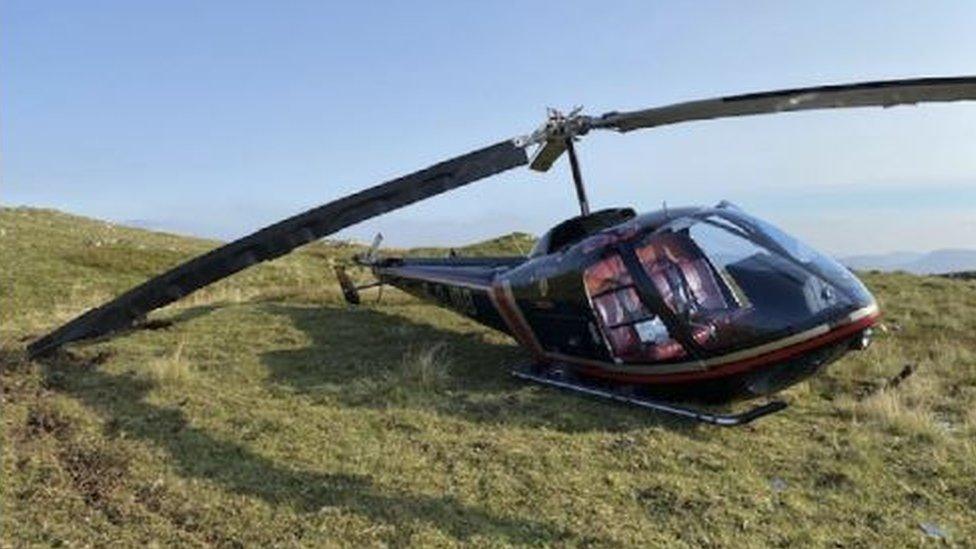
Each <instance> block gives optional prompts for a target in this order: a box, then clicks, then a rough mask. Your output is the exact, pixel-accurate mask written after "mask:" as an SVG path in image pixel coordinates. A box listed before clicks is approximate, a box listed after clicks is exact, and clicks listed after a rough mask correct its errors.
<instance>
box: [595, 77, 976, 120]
mask: <svg viewBox="0 0 976 549" xmlns="http://www.w3.org/2000/svg"><path fill="white" fill-rule="evenodd" d="M967 99H976V76H960V77H949V78H915V79H910V80H885V81H879V82H862V83H858V84H840V85H832V86H818V87H812V88H795V89H790V90H779V91H770V92H761V93H749V94H745V95H732V96H728V97H719V98H716V99H704V100H700V101H689V102H686V103H676V104H674V105H667V106H664V107H655V108H651V109H645V110H640V111H631V112H620V113H618V112H610V113H607V114H604V115H603V116H600V117H598V118H591V119H589V120H588V125H589V127H590V128H608V129H615V130H617V131H620V132H629V131H631V130H636V129H640V128H654V127H657V126H664V125H667V124H676V123H678V122H689V121H692V120H708V119H713V118H725V117H731V116H748V115H752V114H765V113H777V112H789V111H802V110H812V109H839V108H846V107H872V106H877V107H892V106H895V105H904V104H914V103H922V102H932V101H935V102H938V101H962V100H967Z"/></svg>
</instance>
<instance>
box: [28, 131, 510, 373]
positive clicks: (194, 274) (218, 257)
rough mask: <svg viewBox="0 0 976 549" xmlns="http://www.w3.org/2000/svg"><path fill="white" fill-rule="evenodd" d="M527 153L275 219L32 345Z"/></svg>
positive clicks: (161, 301) (432, 170) (109, 321)
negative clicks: (273, 221)
mask: <svg viewBox="0 0 976 549" xmlns="http://www.w3.org/2000/svg"><path fill="white" fill-rule="evenodd" d="M527 163H528V158H527V156H526V153H525V151H524V150H523V149H522V148H519V147H516V146H515V145H514V144H513V143H512V142H511V141H503V142H501V143H497V144H495V145H492V146H490V147H486V148H484V149H481V150H477V151H474V152H471V153H468V154H466V155H463V156H459V157H457V158H453V159H451V160H447V161H445V162H441V163H439V164H435V165H434V166H431V167H429V168H427V169H424V170H420V171H419V172H416V173H412V174H410V175H407V176H404V177H400V178H398V179H394V180H392V181H389V182H386V183H383V184H381V185H377V186H375V187H371V188H369V189H366V190H363V191H360V192H358V193H355V194H352V195H349V196H346V197H344V198H340V199H339V200H336V201H334V202H329V203H328V204H325V205H323V206H319V207H318V208H315V209H312V210H309V211H307V212H305V213H302V214H298V215H296V216H294V217H290V218H288V219H285V220H284V221H280V222H278V223H276V224H274V225H270V226H268V227H265V228H264V229H261V230H259V231H257V232H255V233H253V234H251V235H249V236H246V237H244V238H241V239H239V240H235V241H233V242H231V243H230V244H226V245H224V246H221V247H220V248H217V249H215V250H212V251H210V252H208V253H206V254H203V255H201V256H199V257H197V258H195V259H191V260H190V261H188V262H186V263H184V264H182V265H179V266H177V267H175V268H173V269H171V270H169V271H167V272H166V273H163V274H161V275H159V276H157V277H155V278H153V279H150V280H149V281H147V282H144V283H143V284H141V285H139V286H136V287H135V288H133V289H131V290H129V291H128V292H126V293H124V294H122V295H121V296H119V297H117V298H115V299H114V300H112V301H110V302H108V303H106V304H104V305H102V306H100V307H97V308H94V309H91V310H89V311H88V312H86V313H84V314H82V315H81V316H79V317H77V318H75V319H74V320H71V321H70V322H68V323H67V324H65V325H63V326H61V327H60V328H58V329H56V330H54V331H53V332H51V333H49V334H47V335H46V336H44V337H42V338H40V339H38V340H37V341H34V342H33V343H31V344H30V345H29V346H28V348H27V349H28V353H29V354H30V356H32V357H34V356H38V355H40V354H43V353H45V352H48V351H52V350H54V349H56V348H58V347H60V346H61V345H64V344H65V343H68V342H71V341H76V340H79V339H88V338H93V337H98V336H101V335H105V334H108V333H110V332H113V331H116V330H119V329H122V328H126V327H129V326H131V325H132V323H133V322H134V321H136V320H137V319H139V318H141V317H143V315H145V314H146V313H148V312H150V311H152V310H154V309H158V308H160V307H162V306H164V305H167V304H169V303H172V302H173V301H176V300H177V299H180V298H181V297H183V296H185V295H187V294H190V293H191V292H194V291H196V290H199V289H200V288H202V287H204V286H207V285H208V284H212V283H214V282H216V281H218V280H220V279H222V278H225V277H227V276H230V275H232V274H234V273H236V272H238V271H241V270H243V269H246V268H247V267H250V266H251V265H254V264H255V263H260V262H262V261H268V260H269V259H274V258H276V257H280V256H282V255H285V254H287V253H288V252H290V251H292V250H293V249H295V248H297V247H299V246H301V245H303V244H307V243H308V242H311V241H313V240H316V239H318V238H322V237H324V236H328V235H330V234H332V233H334V232H336V231H338V230H340V229H343V228H346V227H348V226H350V225H353V224H355V223H359V222H360V221H364V220H366V219H369V218H371V217H375V216H378V215H380V214H384V213H386V212H389V211H392V210H395V209H397V208H401V207H403V206H406V205H408V204H412V203H414V202H417V201H419V200H423V199H425V198H430V197H432V196H435V195H438V194H441V193H443V192H447V191H449V190H451V189H456V188H458V187H461V186H463V185H466V184H468V183H472V182H474V181H477V180H479V179H483V178H485V177H488V176H490V175H494V174H497V173H501V172H504V171H506V170H509V169H512V168H516V167H518V166H524V165H525V164H527Z"/></svg>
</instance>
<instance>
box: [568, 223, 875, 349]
mask: <svg viewBox="0 0 976 549" xmlns="http://www.w3.org/2000/svg"><path fill="white" fill-rule="evenodd" d="M621 254H622V255H621ZM628 254H633V257H634V258H635V260H634V261H632V263H631V267H632V268H631V269H630V270H628V269H626V268H624V265H625V264H627V263H628V262H627V261H626V258H627V256H628ZM622 258H623V259H622ZM633 269H638V270H640V272H639V273H637V272H630V271H631V270H633ZM611 275H612V276H611ZM585 278H586V286H587V290H588V291H589V293H590V296H591V300H592V302H593V305H594V309H595V310H596V315H597V317H598V321H599V324H600V325H601V331H603V333H604V335H605V336H606V338H607V340H608V343H609V345H610V347H611V351H612V352H613V354H614V355H615V356H616V357H617V358H618V359H620V360H622V361H624V362H654V361H660V360H667V359H671V358H680V357H683V356H685V355H686V354H689V352H690V354H691V355H693V356H708V355H713V354H716V353H721V352H727V351H731V350H734V349H738V348H745V347H749V346H753V345H757V344H761V343H764V342H766V341H770V340H773V339H777V338H779V337H784V336H786V335H789V334H792V333H797V332H800V331H802V330H805V329H808V328H811V327H813V326H816V325H818V324H822V323H824V322H830V321H832V320H835V319H837V318H839V317H840V316H842V315H846V314H848V313H850V312H851V311H853V310H855V309H858V308H861V307H865V306H867V305H869V304H870V303H872V301H873V298H872V297H871V295H870V294H869V293H868V292H867V290H866V289H865V288H864V286H863V285H862V284H861V283H860V281H858V280H857V278H855V277H854V276H853V275H852V274H851V273H850V272H849V271H848V270H847V269H845V268H844V267H842V266H841V265H839V264H837V263H836V262H835V261H833V260H832V259H830V258H828V257H826V256H824V255H822V254H820V253H818V252H816V251H814V250H813V249H811V248H809V247H808V246H806V245H804V244H802V243H801V242H799V241H798V240H796V239H794V238H792V237H790V236H788V235H787V234H785V233H783V232H782V231H780V230H779V229H777V228H775V227H773V226H772V225H770V224H768V223H766V222H764V221H761V220H758V219H756V218H753V217H750V216H747V215H746V214H743V213H741V212H738V211H733V210H729V209H725V208H719V209H714V210H708V211H706V212H704V213H702V214H699V215H695V216H691V217H683V218H680V219H677V220H675V221H672V222H671V223H669V224H667V225H665V226H664V227H661V228H660V229H658V230H657V231H654V232H653V233H650V234H647V235H644V236H643V237H641V238H639V239H638V240H636V241H635V242H634V243H633V244H632V245H631V246H627V247H626V248H621V249H619V250H618V251H617V252H616V253H611V254H609V255H608V256H607V257H606V258H605V259H603V260H602V261H600V262H598V263H597V264H595V265H594V266H593V267H591V268H590V269H588V270H587V273H586V277H585ZM676 339H677V340H678V341H680V342H681V343H679V342H678V341H675V340H676ZM682 343H684V345H682ZM686 347H690V349H689V348H686Z"/></svg>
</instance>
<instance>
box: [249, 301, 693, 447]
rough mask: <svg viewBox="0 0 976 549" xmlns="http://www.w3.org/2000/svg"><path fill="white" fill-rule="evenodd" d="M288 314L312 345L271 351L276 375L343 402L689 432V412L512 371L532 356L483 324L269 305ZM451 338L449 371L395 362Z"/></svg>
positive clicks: (511, 420)
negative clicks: (411, 375) (411, 379)
mask: <svg viewBox="0 0 976 549" xmlns="http://www.w3.org/2000/svg"><path fill="white" fill-rule="evenodd" d="M263 309H264V310H265V311H267V312H269V313H272V314H275V315H282V316H285V317H288V318H289V319H290V320H291V322H292V323H293V325H294V326H295V327H296V328H298V329H300V330H302V331H303V332H304V333H305V334H306V335H307V336H308V337H309V338H310V339H311V344H310V345H308V346H307V347H304V348H301V349H290V350H279V351H272V352H268V353H265V355H264V356H263V357H262V360H263V362H264V364H265V365H266V366H267V367H268V369H269V370H270V372H271V376H270V379H271V381H272V382H274V383H278V384H282V385H285V386H288V387H290V388H291V389H292V390H295V391H298V392H301V393H305V394H309V395H312V396H313V397H320V398H321V399H322V400H323V401H331V402H338V403H340V404H342V405H345V406H366V407H377V408H382V407H386V406H391V405H392V406H397V407H406V408H417V409H425V410H431V411H436V412H438V413H442V414H447V415H453V416H457V417H460V418H462V419H464V420H468V421H477V422H484V423H493V424H498V423H501V424H517V425H522V426H528V427H546V428H550V429H557V430H560V431H563V432H581V431H594V430H598V431H617V432H619V431H627V430H632V429H635V428H645V427H649V426H653V425H661V426H664V427H666V428H669V429H671V430H676V431H679V432H682V433H685V434H690V433H692V432H693V431H694V430H695V429H697V428H698V425H697V424H696V423H694V422H692V421H689V420H683V419H680V418H673V417H670V416H663V415H659V414H654V413H652V412H648V411H645V410H635V409H633V408H628V407H625V406H622V405H617V404H613V403H607V402H603V401H597V400H594V399H589V398H585V397H580V396H577V395H569V394H568V393H565V392H561V391H558V390H555V389H549V388H543V387H535V386H532V388H529V386H528V385H527V384H526V383H525V382H522V381H518V380H515V379H513V378H512V377H511V376H510V375H509V370H510V368H511V367H513V366H515V365H518V364H520V363H524V362H525V361H527V360H529V359H528V357H527V356H526V355H525V354H524V352H522V351H521V350H520V349H519V348H518V347H517V346H515V345H504V344H497V343H492V342H489V341H487V340H486V339H485V337H484V335H483V333H482V332H478V331H475V332H470V333H464V332H461V331H454V330H444V329H440V328H438V327H436V326H434V325H432V324H428V323H422V322H417V321H413V320H410V319H408V318H405V317H403V316H400V315H397V314H394V313H393V312H387V311H380V310H375V309H368V308H357V309H351V310H350V309H345V308H336V307H305V306H298V305H284V304H267V305H264V306H263ZM439 345H441V346H444V348H445V349H446V352H447V360H446V363H447V366H446V368H447V372H446V373H447V378H448V379H447V380H446V383H443V384H441V386H439V387H438V386H435V387H423V386H421V387H416V386H411V385H410V384H409V383H408V380H405V379H404V378H403V373H402V372H398V371H397V367H398V365H400V364H402V362H403V360H404V358H403V357H404V355H405V354H406V353H409V352H411V351H417V350H423V349H431V348H434V347H435V346H439Z"/></svg>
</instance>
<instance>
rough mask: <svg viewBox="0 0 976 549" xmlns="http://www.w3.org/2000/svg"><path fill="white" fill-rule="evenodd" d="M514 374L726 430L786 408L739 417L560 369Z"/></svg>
mask: <svg viewBox="0 0 976 549" xmlns="http://www.w3.org/2000/svg"><path fill="white" fill-rule="evenodd" d="M511 373H512V376H514V377H517V378H519V379H523V380H525V381H531V382H534V383H539V384H541V385H546V386H548V387H556V388H558V389H563V390H565V391H572V392H575V393H579V394H583V395H587V396H591V397H597V398H602V399H606V400H611V401H614V402H620V403H623V404H628V405H630V406H636V407H638V408H644V409H647V410H654V411H655V412H661V413H664V414H670V415H673V416H678V417H683V418H686V419H693V420H695V421H700V422H702V423H708V424H710V425H720V426H723V427H732V426H735V425H745V424H746V423H749V422H751V421H753V420H756V419H759V418H761V417H763V416H766V415H769V414H773V413H776V412H779V411H780V410H783V409H784V408H786V407H787V404H786V403H785V402H783V401H782V400H774V401H772V402H768V403H766V404H763V405H761V406H756V407H755V408H751V409H749V410H746V411H744V412H740V413H738V414H716V413H712V412H707V411H704V410H697V409H695V408H690V407H686V406H677V405H674V404H671V403H668V402H661V401H657V400H650V399H647V398H644V397H641V396H637V395H633V394H629V393H628V392H626V391H624V390H621V389H620V388H616V387H614V386H613V385H610V384H603V383H599V382H594V381H590V380H586V379H581V378H579V377H576V376H574V375H572V374H571V373H570V372H567V371H566V370H565V369H563V368H562V367H559V366H535V365H527V366H520V367H517V368H514V369H513V370H512V372H511Z"/></svg>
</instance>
